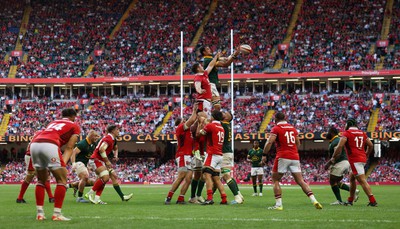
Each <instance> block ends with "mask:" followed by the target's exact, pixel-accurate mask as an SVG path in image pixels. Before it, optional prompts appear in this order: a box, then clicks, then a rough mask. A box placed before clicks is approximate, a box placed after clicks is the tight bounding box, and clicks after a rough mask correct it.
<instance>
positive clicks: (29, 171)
mask: <svg viewBox="0 0 400 229" xmlns="http://www.w3.org/2000/svg"><path fill="white" fill-rule="evenodd" d="M41 132H42V131H37V132H36V133H35V135H34V136H33V138H32V141H33V140H34V139H35V137H36V136H38V134H39V133H41ZM32 141H31V142H32ZM30 146H31V143H29V144H28V147H27V148H26V153H25V166H26V176H25V178H24V181H23V182H22V184H21V189H20V190H19V195H18V198H17V201H16V202H17V203H19V204H21V203H24V204H25V203H26V201H25V199H24V195H25V192H26V190H27V189H28V187H29V184H30V183H31V182H32V180H33V177H34V176H35V173H36V172H35V168H34V167H33V164H32V159H31V151H30ZM45 186H46V192H47V195H48V196H49V202H50V203H54V196H53V193H51V187H50V177H49V179H47V181H46V183H45Z"/></svg>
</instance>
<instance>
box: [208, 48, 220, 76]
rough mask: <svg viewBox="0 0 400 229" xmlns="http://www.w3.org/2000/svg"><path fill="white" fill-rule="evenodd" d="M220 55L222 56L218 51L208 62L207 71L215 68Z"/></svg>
mask: <svg viewBox="0 0 400 229" xmlns="http://www.w3.org/2000/svg"><path fill="white" fill-rule="evenodd" d="M220 56H221V52H218V53H217V55H215V56H214V58H213V60H212V61H211V62H210V63H209V64H208V66H207V68H206V70H205V71H206V72H207V73H210V72H211V70H212V69H213V68H214V66H215V64H216V63H217V60H218V58H219V57H220Z"/></svg>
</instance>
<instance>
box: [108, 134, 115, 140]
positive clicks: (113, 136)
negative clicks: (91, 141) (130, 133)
mask: <svg viewBox="0 0 400 229" xmlns="http://www.w3.org/2000/svg"><path fill="white" fill-rule="evenodd" d="M107 135H110V136H111V138H112V140H115V138H114V136H113V135H112V134H110V133H108V134H107Z"/></svg>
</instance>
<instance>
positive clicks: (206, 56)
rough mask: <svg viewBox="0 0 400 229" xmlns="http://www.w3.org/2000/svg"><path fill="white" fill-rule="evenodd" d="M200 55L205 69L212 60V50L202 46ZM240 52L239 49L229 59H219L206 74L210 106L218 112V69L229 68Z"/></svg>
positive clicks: (219, 107)
mask: <svg viewBox="0 0 400 229" xmlns="http://www.w3.org/2000/svg"><path fill="white" fill-rule="evenodd" d="M199 50H200V54H201V55H202V56H203V68H204V69H206V68H207V67H208V65H209V64H210V62H211V61H212V60H213V57H212V53H213V52H212V50H211V48H210V47H209V46H202V47H200V49H199ZM239 53H240V51H239V48H237V49H236V50H235V52H234V53H233V54H232V55H230V56H229V57H219V58H218V60H217V62H216V63H215V66H214V68H213V69H212V70H211V72H210V73H209V74H208V78H209V80H210V84H211V91H212V96H213V97H212V101H211V102H212V104H213V106H214V108H215V109H218V110H220V109H221V104H220V103H221V101H220V100H221V98H220V95H219V92H218V89H217V85H218V84H219V79H218V67H224V68H226V67H229V66H230V65H231V63H232V62H233V61H234V60H235V59H236V58H237V56H238V55H239Z"/></svg>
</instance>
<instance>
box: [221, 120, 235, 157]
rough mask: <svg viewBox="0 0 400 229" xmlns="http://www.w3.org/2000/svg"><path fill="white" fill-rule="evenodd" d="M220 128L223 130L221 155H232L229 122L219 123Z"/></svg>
mask: <svg viewBox="0 0 400 229" xmlns="http://www.w3.org/2000/svg"><path fill="white" fill-rule="evenodd" d="M221 125H222V127H223V128H224V130H225V135H224V144H223V145H222V153H233V152H232V136H231V134H232V129H231V123H230V122H221Z"/></svg>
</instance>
